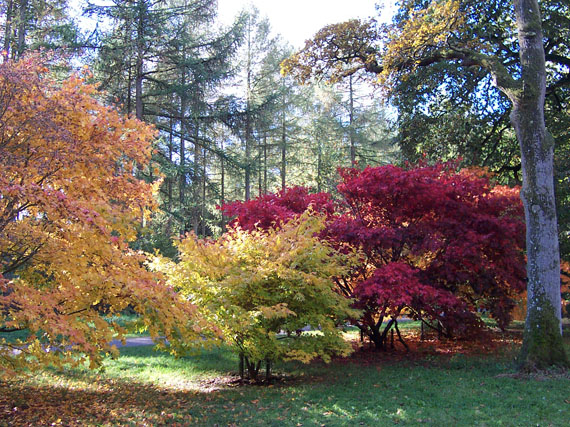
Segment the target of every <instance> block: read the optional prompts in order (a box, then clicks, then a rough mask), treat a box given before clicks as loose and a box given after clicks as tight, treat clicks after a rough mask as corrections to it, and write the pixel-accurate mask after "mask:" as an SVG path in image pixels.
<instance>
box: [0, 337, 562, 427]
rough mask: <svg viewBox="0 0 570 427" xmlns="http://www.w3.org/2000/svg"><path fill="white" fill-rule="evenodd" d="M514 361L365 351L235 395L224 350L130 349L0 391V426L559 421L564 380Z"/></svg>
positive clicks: (232, 366) (294, 369)
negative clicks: (102, 366)
mask: <svg viewBox="0 0 570 427" xmlns="http://www.w3.org/2000/svg"><path fill="white" fill-rule="evenodd" d="M396 355H398V356H399V357H398V358H396ZM512 356H513V355H512V354H510V353H505V354H502V355H499V356H497V355H487V356H473V355H465V354H459V353H456V354H453V355H445V354H439V353H437V352H426V353H424V354H419V355H416V354H413V355H408V356H406V355H405V353H403V352H396V353H394V354H389V353H385V354H382V355H379V354H378V353H370V352H360V353H357V354H355V355H354V356H353V357H351V358H349V359H343V360H337V361H333V362H332V363H331V364H328V365H327V364H324V363H318V362H317V363H313V364H310V365H302V364H299V363H286V364H280V365H278V366H276V369H277V371H278V372H280V373H284V372H285V373H288V375H289V377H288V378H290V381H286V382H285V383H283V384H278V385H275V386H268V387H232V386H230V385H229V381H225V380H227V379H228V378H235V377H228V373H235V370H236V367H237V358H236V357H235V356H234V355H233V354H231V353H230V352H229V351H227V349H214V350H210V351H205V352H203V353H202V354H200V355H196V356H192V357H186V358H180V359H174V358H172V357H171V356H168V355H165V354H162V353H157V352H155V351H153V350H152V348H149V347H139V348H125V349H122V350H121V357H120V358H118V359H117V360H114V361H109V362H108V363H106V370H105V372H102V373H98V372H90V371H86V370H73V371H69V370H68V371H58V370H51V369H50V370H45V371H43V372H42V373H40V374H38V375H37V376H35V377H31V378H28V379H18V380H14V381H12V382H10V383H0V425H34V426H35V425H52V424H55V425H57V424H62V425H70V426H73V425H82V426H83V425H109V426H111V425H113V426H114V425H168V424H178V425H191V424H198V425H215V424H218V425H276V426H277V425H285V426H289V425H293V426H296V425H298V424H302V425H326V426H337V425H338V426H342V425H392V424H394V423H398V424H403V425H417V424H428V425H535V424H541V425H542V424H548V425H553V426H557V425H561V426H562V425H566V423H567V420H568V415H569V413H570V381H569V380H568V379H567V378H562V377H560V378H555V377H552V378H543V379H542V380H541V381H534V380H521V379H515V378H512V377H507V376H503V375H501V374H502V373H504V372H506V371H509V369H510V366H512V365H511V363H512V362H511V361H512ZM212 385H213V387H212Z"/></svg>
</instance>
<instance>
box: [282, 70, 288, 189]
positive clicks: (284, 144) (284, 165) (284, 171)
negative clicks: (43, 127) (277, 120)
mask: <svg viewBox="0 0 570 427" xmlns="http://www.w3.org/2000/svg"><path fill="white" fill-rule="evenodd" d="M281 82H282V83H281V84H282V87H283V88H284V87H285V79H281ZM284 93H285V91H283V94H284ZM284 96H285V95H283V97H284ZM280 173H281V190H285V187H286V185H287V183H286V174H287V128H286V123H285V100H283V104H282V111H281V171H280Z"/></svg>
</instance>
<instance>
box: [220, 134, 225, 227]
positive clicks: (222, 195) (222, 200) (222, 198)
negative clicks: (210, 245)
mask: <svg viewBox="0 0 570 427" xmlns="http://www.w3.org/2000/svg"><path fill="white" fill-rule="evenodd" d="M223 152H224V141H223V140H222V144H221V153H223ZM220 169H221V173H222V177H221V182H220V187H221V188H220V206H223V205H224V203H226V171H225V165H224V156H223V154H220ZM221 213H222V217H221V219H220V228H221V229H222V233H223V232H224V231H225V228H226V220H225V218H224V212H223V211H221Z"/></svg>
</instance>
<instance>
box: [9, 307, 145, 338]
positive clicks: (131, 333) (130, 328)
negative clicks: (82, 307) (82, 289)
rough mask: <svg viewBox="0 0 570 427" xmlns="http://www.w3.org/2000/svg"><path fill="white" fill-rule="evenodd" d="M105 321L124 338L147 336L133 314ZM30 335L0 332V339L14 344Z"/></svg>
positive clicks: (112, 317)
mask: <svg viewBox="0 0 570 427" xmlns="http://www.w3.org/2000/svg"><path fill="white" fill-rule="evenodd" d="M105 320H107V321H108V322H116V323H117V324H118V325H119V326H121V327H123V328H125V329H126V330H127V333H126V334H125V337H126V338H133V337H140V336H148V333H147V332H146V331H139V330H137V328H136V324H137V320H139V317H138V316H137V315H135V314H125V313H122V314H118V315H112V316H107V317H105ZM41 334H42V332H41V331H40V332H39V333H38V334H37V336H41ZM29 335H30V330H29V329H22V330H19V331H14V332H0V338H4V339H6V341H7V342H12V343H13V342H16V341H18V340H21V341H25V340H26V339H27V338H28V336H29Z"/></svg>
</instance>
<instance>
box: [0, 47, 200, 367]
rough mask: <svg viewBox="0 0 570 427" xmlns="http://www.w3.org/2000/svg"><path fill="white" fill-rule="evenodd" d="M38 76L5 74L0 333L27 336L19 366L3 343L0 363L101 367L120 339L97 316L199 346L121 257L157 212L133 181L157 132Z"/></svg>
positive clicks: (33, 64) (20, 68)
mask: <svg viewBox="0 0 570 427" xmlns="http://www.w3.org/2000/svg"><path fill="white" fill-rule="evenodd" d="M44 74H45V70H44V67H43V65H42V64H41V63H39V62H38V61H37V58H34V57H31V58H27V59H24V60H23V61H21V62H18V63H13V62H10V61H8V62H5V63H3V64H0V167H1V170H2V175H1V176H0V194H1V196H0V283H1V284H2V293H1V294H0V313H2V316H3V317H1V318H0V328H15V329H27V330H28V331H29V336H28V338H27V339H24V340H23V341H21V342H19V343H17V346H18V347H19V348H21V349H23V352H22V357H20V356H18V355H16V354H15V353H14V352H12V350H11V349H9V348H7V347H6V346H3V345H2V343H1V342H0V356H2V357H1V358H0V359H1V360H2V362H0V363H9V364H12V365H13V366H16V367H17V366H18V364H22V365H24V364H26V363H31V364H38V363H48V362H60V363H61V362H62V361H70V360H74V361H76V362H77V361H78V359H74V358H73V354H72V353H76V352H80V353H84V354H86V355H88V357H89V358H90V359H91V362H92V364H94V365H96V364H97V363H98V362H99V361H100V360H101V357H102V352H109V351H111V348H110V347H109V345H108V342H109V341H110V340H111V339H112V338H113V337H114V336H115V335H116V334H119V335H120V334H121V333H122V332H121V330H119V329H117V328H114V327H112V326H111V325H109V324H107V323H106V322H105V321H103V320H102V318H101V314H102V313H104V312H110V313H115V312H119V311H121V310H123V309H125V308H126V307H129V306H130V307H132V308H134V309H135V310H136V311H138V312H139V313H141V314H144V315H146V320H145V322H146V324H147V325H149V326H152V331H151V332H152V333H154V334H156V335H158V334H161V335H165V336H167V337H168V339H169V340H171V341H172V342H173V343H176V342H177V341H178V340H185V339H187V338H189V337H196V335H197V332H196V329H195V328H197V329H200V326H199V325H197V326H196V325H195V324H194V323H193V322H192V321H191V319H192V317H193V314H194V310H195V309H194V307H193V306H192V305H190V304H189V303H188V302H186V301H182V300H181V299H180V298H179V297H178V296H177V295H176V294H174V293H173V292H172V291H171V290H170V289H168V288H167V287H165V286H164V285H162V284H160V283H157V279H156V277H155V275H154V274H151V273H149V272H148V271H147V270H146V268H145V267H144V262H145V257H144V256H143V255H142V254H139V253H136V252H134V251H132V250H131V249H129V247H128V241H131V240H133V239H134V238H135V237H136V234H137V228H138V224H139V223H140V220H141V216H142V215H144V213H145V211H146V210H148V209H152V208H153V207H154V205H155V202H154V200H153V192H154V191H155V189H154V187H153V186H152V185H151V184H147V183H145V182H143V181H141V180H139V179H137V178H136V176H135V170H136V167H137V165H144V164H146V163H147V162H148V160H149V158H150V154H151V141H152V138H153V137H154V135H155V130H154V129H153V128H152V127H150V126H147V125H145V124H143V123H141V122H139V121H138V120H136V119H134V118H127V117H122V116H121V115H119V114H118V113H117V111H115V110H114V109H113V108H110V107H106V106H104V105H102V104H101V103H100V102H99V101H98V100H97V99H96V95H97V91H96V89H95V87H94V86H92V85H88V84H86V83H85V82H84V80H83V79H82V78H80V77H79V76H72V77H70V78H69V79H67V80H66V81H64V82H63V83H62V84H61V85H58V84H56V83H55V82H54V81H52V80H50V79H49V78H48V77H47V76H45V75H44ZM180 318H182V319H185V322H184V324H183V325H182V326H180V325H178V319H180ZM173 331H176V333H174V332H173ZM48 348H51V349H52V351H49V352H48V351H47V349H48ZM174 348H176V345H173V349H174ZM26 354H28V355H32V356H33V358H24V357H23V355H26ZM79 360H80V359H79Z"/></svg>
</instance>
